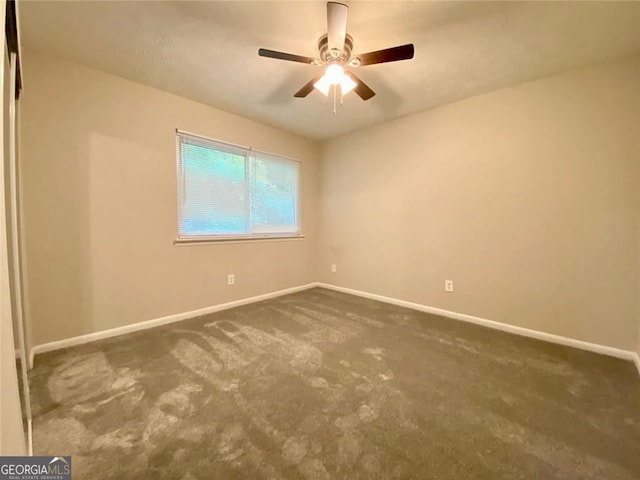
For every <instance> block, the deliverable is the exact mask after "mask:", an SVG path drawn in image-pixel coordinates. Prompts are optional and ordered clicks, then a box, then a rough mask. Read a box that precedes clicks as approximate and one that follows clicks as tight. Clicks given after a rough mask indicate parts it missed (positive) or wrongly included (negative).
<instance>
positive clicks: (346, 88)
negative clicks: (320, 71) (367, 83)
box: [313, 63, 357, 97]
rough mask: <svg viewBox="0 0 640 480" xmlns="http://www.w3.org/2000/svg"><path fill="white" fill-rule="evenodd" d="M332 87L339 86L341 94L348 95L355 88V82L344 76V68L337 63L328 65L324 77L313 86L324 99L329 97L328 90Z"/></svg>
mask: <svg viewBox="0 0 640 480" xmlns="http://www.w3.org/2000/svg"><path fill="white" fill-rule="evenodd" d="M332 85H340V89H341V90H342V94H343V95H345V94H347V93H349V92H350V91H351V90H353V89H354V88H355V87H356V85H357V84H356V82H354V81H353V79H352V78H351V77H349V76H348V75H345V73H344V68H342V65H340V64H339V63H330V64H329V66H327V69H326V70H325V72H324V75H323V76H322V77H320V80H318V81H317V82H316V83H314V84H313V86H314V87H315V88H316V89H317V90H318V91H320V92H321V93H322V94H323V95H324V96H325V97H326V96H328V95H329V90H330V89H331V86H332Z"/></svg>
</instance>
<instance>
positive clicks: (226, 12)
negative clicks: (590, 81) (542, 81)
mask: <svg viewBox="0 0 640 480" xmlns="http://www.w3.org/2000/svg"><path fill="white" fill-rule="evenodd" d="M349 5H350V10H349V21H348V32H349V33H350V34H351V35H352V36H353V38H354V44H355V45H354V53H363V52H368V51H372V50H378V49H381V48H387V47H391V46H395V45H400V44H404V43H414V44H415V48H416V54H415V58H414V59H413V60H410V61H404V62H395V63H389V64H382V65H373V66H367V67H362V68H360V69H358V70H357V72H356V73H357V75H358V76H359V77H360V78H361V79H362V80H363V81H364V82H365V83H367V84H368V85H369V86H370V87H371V88H373V90H375V91H376V93H377V95H376V96H375V97H373V99H371V100H369V101H367V102H363V101H362V100H360V98H358V97H357V96H356V95H355V94H354V93H351V94H349V95H347V96H346V97H345V99H344V105H343V106H341V107H339V109H338V114H337V115H335V116H334V115H333V114H332V101H331V99H329V98H326V97H324V96H322V95H321V94H320V93H318V92H317V91H314V92H312V93H311V94H310V95H309V96H308V97H307V98H306V99H296V98H293V94H294V92H296V91H297V90H298V89H299V88H300V87H301V86H302V85H303V84H305V83H306V82H307V81H309V80H310V79H311V78H312V77H313V76H314V74H315V73H316V72H317V69H318V68H319V67H313V66H310V65H304V64H298V63H292V62H284V61H279V60H273V59H267V58H262V57H258V54H257V51H258V48H259V47H264V48H269V49H273V50H280V51H285V52H291V53H296V54H299V55H305V56H312V57H315V56H316V55H317V49H316V44H317V40H318V38H319V37H320V36H321V35H322V34H324V33H325V32H326V6H325V3H324V2H322V1H320V2H318V1H314V2H284V1H283V2H265V1H262V2H244V1H243V2H240V1H236V2H231V1H226V2H52V1H49V2H33V1H27V2H20V20H21V29H22V31H21V35H22V42H23V44H24V45H26V46H27V47H33V48H37V49H39V50H43V51H49V52H52V53H55V54H59V55H62V56H64V57H67V58H70V59H73V60H76V61H78V62H80V63H82V64H85V65H88V66H91V67H94V68H97V69H100V70H103V71H106V72H110V73H113V74H116V75H120V76H122V77H125V78H128V79H131V80H135V81H138V82H141V83H145V84H148V85H151V86H154V87H157V88H160V89H163V90H166V91H169V92H173V93H175V94H178V95H181V96H183V97H187V98H190V99H193V100H197V101H200V102H203V103H206V104H209V105H212V106H214V107H217V108H221V109H223V110H227V111H230V112H234V113H237V114H240V115H243V116H246V117H249V118H253V119H256V120H260V121H262V122H265V123H268V124H271V125H275V126H278V127H281V128H284V129H286V130H289V131H293V132H296V133H299V134H301V135H304V136H307V137H310V138H314V139H324V138H329V137H332V136H335V135H339V134H341V133H345V132H348V131H352V130H356V129H358V128H362V127H365V126H369V125H372V124H375V123H378V122H382V121H385V120H390V119H392V118H396V117H400V116H404V115H407V114H410V113H413V112H417V111H420V110H425V109H428V108H432V107H435V106H437V105H442V104H446V103H450V102H453V101H456V100H460V99H463V98H466V97H470V96H473V95H477V94H480V93H484V92H488V91H491V90H495V89H498V88H501V87H505V86H509V85H514V84H517V83H521V82H525V81H528V80H533V79H536V78H541V77H544V76H548V75H551V74H554V73H557V72H561V71H565V70H569V69H572V68H576V67H580V66H583V65H586V64H590V63H595V62H598V61H602V60H605V59H608V58H614V57H621V56H625V55H629V54H632V53H634V52H638V51H640V2H621V3H617V2H562V3H549V2H539V3H535V2H514V3H493V2H491V3H488V2H468V3H466V2H463V3H459V2H456V3H453V2H416V1H413V2H402V1H394V2H349Z"/></svg>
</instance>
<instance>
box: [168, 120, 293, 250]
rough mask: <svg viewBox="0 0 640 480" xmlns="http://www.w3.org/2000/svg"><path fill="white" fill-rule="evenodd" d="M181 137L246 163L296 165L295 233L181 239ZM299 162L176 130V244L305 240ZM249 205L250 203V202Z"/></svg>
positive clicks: (238, 234) (187, 236) (196, 236)
mask: <svg viewBox="0 0 640 480" xmlns="http://www.w3.org/2000/svg"><path fill="white" fill-rule="evenodd" d="M181 137H188V138H190V139H192V140H195V141H197V142H201V143H202V144H203V145H204V146H207V147H211V148H214V149H216V150H219V151H222V152H228V153H233V154H236V155H244V157H245V161H249V159H250V158H251V157H258V158H264V159H270V158H271V159H273V160H275V161H279V160H280V161H287V162H295V163H296V164H298V178H297V185H296V187H297V188H296V207H295V208H296V211H295V214H296V223H297V227H298V229H297V231H295V232H259V231H254V232H250V233H234V234H219V235H183V234H181V233H180V223H181V220H182V203H183V199H184V179H183V166H182V155H181V144H182V142H181ZM301 166H302V165H301V162H300V160H297V159H295V158H290V157H285V156H283V155H277V154H274V153H270V152H265V151H262V150H256V149H254V148H252V147H245V146H242V145H236V144H233V143H229V142H223V141H221V140H216V139H213V138H209V137H205V136H202V135H197V134H194V133H191V132H186V131H184V130H178V129H176V180H177V182H176V183H177V192H178V197H177V200H178V205H177V207H178V210H177V223H176V226H177V237H176V241H175V244H183V243H184V244H192V243H210V242H235V241H247V240H278V239H280V240H283V239H301V238H304V235H303V234H302V208H301V203H302V190H301V184H302V168H301ZM250 202H251V199H250Z"/></svg>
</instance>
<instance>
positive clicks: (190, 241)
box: [173, 234, 305, 247]
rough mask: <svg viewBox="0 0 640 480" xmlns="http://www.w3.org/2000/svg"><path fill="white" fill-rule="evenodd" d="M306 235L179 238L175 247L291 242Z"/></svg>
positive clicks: (174, 243)
mask: <svg viewBox="0 0 640 480" xmlns="http://www.w3.org/2000/svg"><path fill="white" fill-rule="evenodd" d="M304 238H305V237H304V235H302V234H296V235H265V236H264V237H259V236H252V237H222V238H214V237H204V238H177V239H176V240H175V241H174V242H173V245H174V246H175V247H185V246H190V245H214V244H216V245H217V244H221V243H254V242H282V241H289V240H304Z"/></svg>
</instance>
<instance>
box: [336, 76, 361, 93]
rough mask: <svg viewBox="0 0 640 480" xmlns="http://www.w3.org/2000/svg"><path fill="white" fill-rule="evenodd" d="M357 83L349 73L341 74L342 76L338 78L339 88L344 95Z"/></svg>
mask: <svg viewBox="0 0 640 480" xmlns="http://www.w3.org/2000/svg"><path fill="white" fill-rule="evenodd" d="M357 85H358V84H357V83H356V82H355V81H354V80H353V79H352V78H351V77H350V76H349V75H342V78H341V79H340V90H341V91H342V95H346V94H347V93H349V92H350V91H351V90H353V89H354V88H356V86H357Z"/></svg>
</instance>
